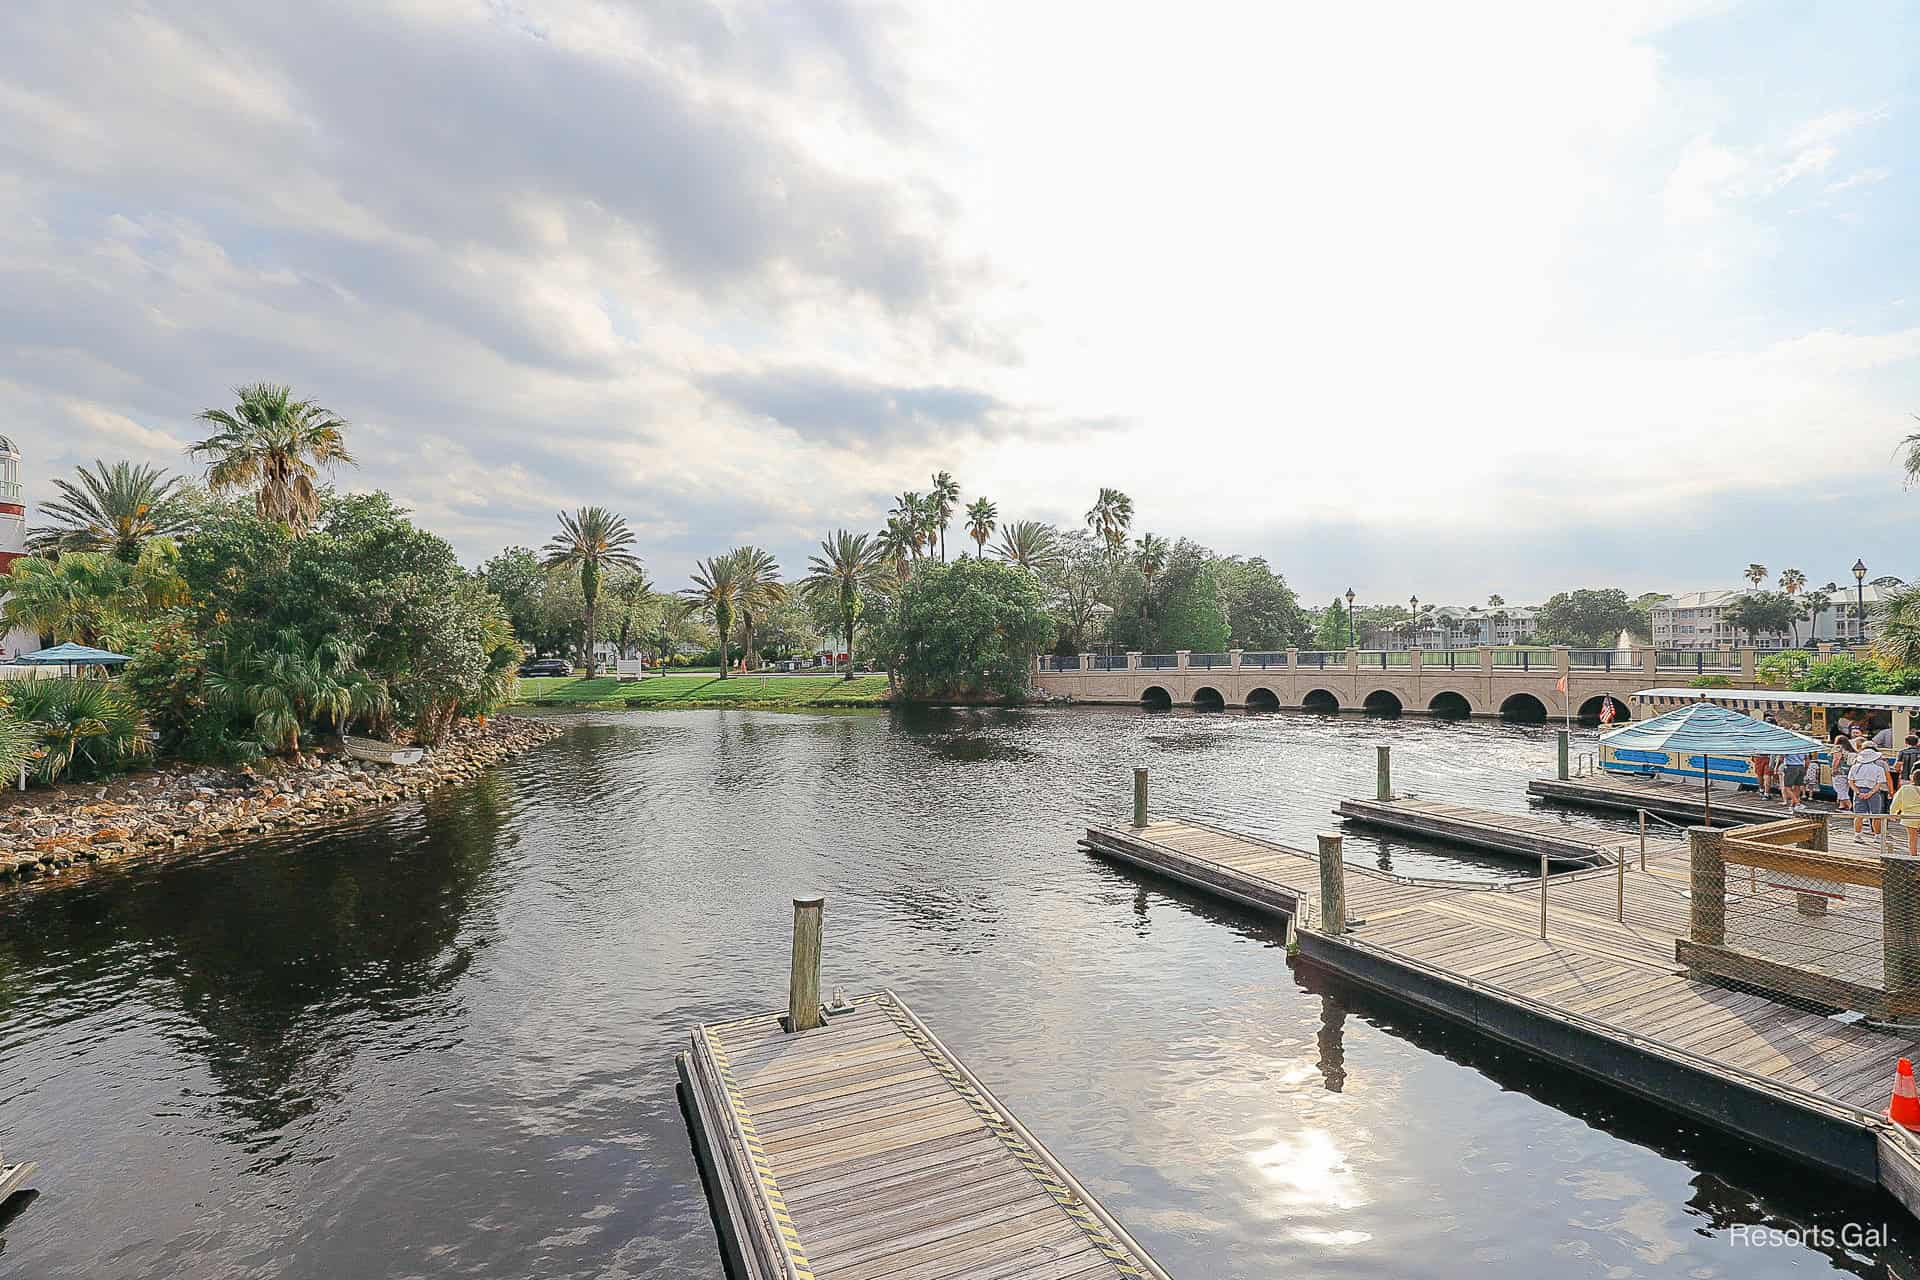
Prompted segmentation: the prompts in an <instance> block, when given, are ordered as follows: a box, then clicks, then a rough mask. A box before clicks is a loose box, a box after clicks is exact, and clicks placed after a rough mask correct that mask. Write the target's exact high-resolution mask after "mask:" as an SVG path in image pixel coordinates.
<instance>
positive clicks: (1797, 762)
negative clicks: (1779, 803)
mask: <svg viewBox="0 0 1920 1280" xmlns="http://www.w3.org/2000/svg"><path fill="white" fill-rule="evenodd" d="M1806 785H1807V753H1806V752H1804V751H1797V752H1794V753H1792V754H1791V755H1786V756H1782V757H1781V759H1780V790H1781V791H1782V792H1783V793H1785V797H1786V801H1787V812H1788V813H1798V812H1800V792H1801V790H1802V789H1803V788H1804V787H1805V786H1806Z"/></svg>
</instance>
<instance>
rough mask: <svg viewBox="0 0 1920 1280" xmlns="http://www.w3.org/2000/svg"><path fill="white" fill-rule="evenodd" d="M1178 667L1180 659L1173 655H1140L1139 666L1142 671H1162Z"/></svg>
mask: <svg viewBox="0 0 1920 1280" xmlns="http://www.w3.org/2000/svg"><path fill="white" fill-rule="evenodd" d="M1179 665H1180V659H1179V657H1178V656H1177V655H1175V654H1171V653H1143V654H1141V655H1140V666H1141V668H1142V669H1144V670H1153V671H1163V670H1165V669H1166V668H1168V667H1177V666H1179Z"/></svg>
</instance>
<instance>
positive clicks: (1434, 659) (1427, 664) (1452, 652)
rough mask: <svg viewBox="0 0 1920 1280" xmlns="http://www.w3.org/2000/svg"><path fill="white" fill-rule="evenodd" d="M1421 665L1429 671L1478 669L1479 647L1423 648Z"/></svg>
mask: <svg viewBox="0 0 1920 1280" xmlns="http://www.w3.org/2000/svg"><path fill="white" fill-rule="evenodd" d="M1420 666H1421V667H1422V668H1423V669H1425V670H1427V671H1478V670H1479V669H1480V651H1479V650H1478V649H1423V650H1421V652H1420Z"/></svg>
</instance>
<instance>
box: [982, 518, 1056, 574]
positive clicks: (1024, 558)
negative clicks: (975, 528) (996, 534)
mask: <svg viewBox="0 0 1920 1280" xmlns="http://www.w3.org/2000/svg"><path fill="white" fill-rule="evenodd" d="M993 554H995V555H997V556H999V557H1000V558H1001V559H1002V560H1004V561H1006V562H1007V563H1008V564H1011V565H1018V566H1019V567H1020V568H1022V569H1025V570H1027V571H1028V572H1029V573H1044V572H1046V571H1047V570H1048V569H1049V568H1052V567H1053V566H1055V565H1057V564H1059V562H1060V535H1059V533H1058V532H1057V531H1056V530H1055V529H1054V527H1053V526H1052V525H1050V524H1043V523H1041V522H1040V521H1038V520H1016V521H1014V522H1013V523H1012V524H1007V525H1002V526H1000V541H999V542H997V543H995V544H994V548H993Z"/></svg>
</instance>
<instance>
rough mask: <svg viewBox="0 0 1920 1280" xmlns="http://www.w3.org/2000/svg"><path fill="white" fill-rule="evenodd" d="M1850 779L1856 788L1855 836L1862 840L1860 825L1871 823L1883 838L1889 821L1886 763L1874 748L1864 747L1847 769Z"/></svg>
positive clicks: (1854, 804)
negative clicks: (1887, 816) (1887, 813)
mask: <svg viewBox="0 0 1920 1280" xmlns="http://www.w3.org/2000/svg"><path fill="white" fill-rule="evenodd" d="M1847 782H1848V784H1849V785H1850V786H1851V787H1852V788H1853V838H1854V839H1855V840H1859V839H1860V824H1861V823H1862V822H1870V823H1871V824H1872V826H1873V838H1874V839H1875V840H1878V839H1880V837H1881V834H1882V833H1883V832H1884V831H1885V830H1886V826H1887V820H1886V817H1885V816H1884V815H1885V814H1886V812H1887V766H1886V764H1885V763H1884V762H1882V761H1881V759H1880V753H1879V752H1878V751H1876V750H1874V749H1873V748H1872V747H1866V748H1863V749H1862V750H1861V752H1860V754H1859V756H1858V757H1857V758H1855V760H1854V762H1853V768H1851V769H1849V770H1847Z"/></svg>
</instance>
